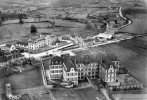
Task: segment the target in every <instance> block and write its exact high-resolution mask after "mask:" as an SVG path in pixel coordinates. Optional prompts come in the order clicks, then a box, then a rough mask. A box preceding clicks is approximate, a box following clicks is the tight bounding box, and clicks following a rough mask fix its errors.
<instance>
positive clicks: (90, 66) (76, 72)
mask: <svg viewBox="0 0 147 100" xmlns="http://www.w3.org/2000/svg"><path fill="white" fill-rule="evenodd" d="M42 67H43V69H44V73H45V74H44V75H45V78H46V79H47V80H54V79H59V80H62V81H63V82H70V83H71V82H72V83H73V84H74V85H78V83H79V81H80V80H81V81H82V80H84V79H85V77H86V76H88V78H90V79H101V80H102V81H103V82H106V83H107V86H106V87H107V88H108V89H109V90H115V89H118V88H119V89H124V88H125V89H130V88H142V84H141V83H139V82H138V81H137V80H136V79H135V78H133V76H131V75H130V74H129V73H122V74H118V72H119V71H120V69H121V67H122V66H121V64H120V61H119V59H118V58H117V57H116V56H114V55H107V56H106V57H103V58H102V59H99V60H98V59H91V58H89V57H88V56H87V58H86V57H76V56H69V55H62V56H60V57H59V56H51V57H49V58H48V59H45V60H42ZM128 77H129V79H128V80H129V81H127V82H126V78H128Z"/></svg>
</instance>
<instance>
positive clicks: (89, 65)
mask: <svg viewBox="0 0 147 100" xmlns="http://www.w3.org/2000/svg"><path fill="white" fill-rule="evenodd" d="M97 65H98V64H97V63H91V64H88V65H87V67H97ZM76 66H77V67H84V66H85V65H84V64H77V65H76Z"/></svg>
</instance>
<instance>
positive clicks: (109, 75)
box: [106, 74, 116, 77]
mask: <svg viewBox="0 0 147 100" xmlns="http://www.w3.org/2000/svg"><path fill="white" fill-rule="evenodd" d="M106 77H116V74H107V75H106Z"/></svg>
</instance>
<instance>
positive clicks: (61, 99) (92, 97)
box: [52, 87, 105, 100]
mask: <svg viewBox="0 0 147 100" xmlns="http://www.w3.org/2000/svg"><path fill="white" fill-rule="evenodd" d="M52 94H53V97H54V98H55V99H56V100H96V97H98V98H100V99H102V95H101V94H99V93H98V91H96V90H95V89H93V88H92V87H89V88H85V89H77V90H76V89H75V90H74V89H58V90H52ZM102 100H105V99H102Z"/></svg>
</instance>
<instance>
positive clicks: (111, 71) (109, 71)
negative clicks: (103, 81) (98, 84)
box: [106, 69, 116, 73]
mask: <svg viewBox="0 0 147 100" xmlns="http://www.w3.org/2000/svg"><path fill="white" fill-rule="evenodd" d="M114 72H116V70H115V69H114V70H106V73H114Z"/></svg>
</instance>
